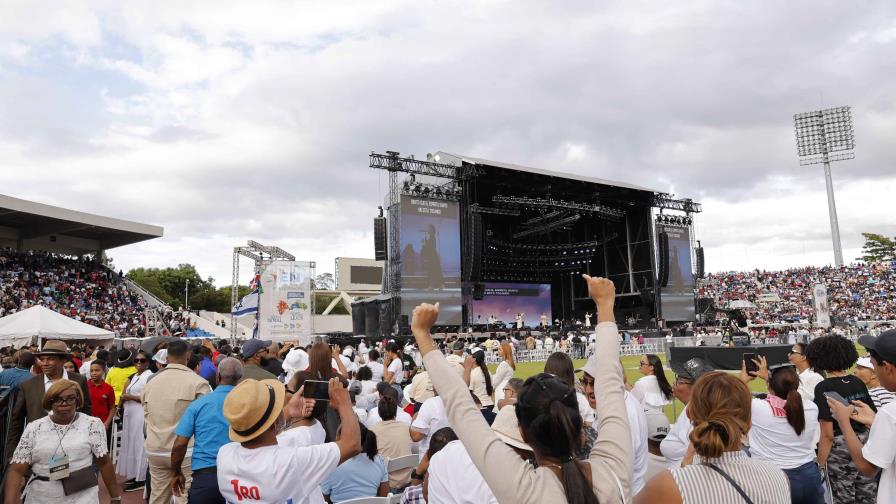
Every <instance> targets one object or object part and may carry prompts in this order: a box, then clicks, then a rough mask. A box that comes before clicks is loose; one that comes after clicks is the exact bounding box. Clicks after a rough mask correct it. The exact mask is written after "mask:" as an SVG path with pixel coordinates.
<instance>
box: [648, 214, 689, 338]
mask: <svg viewBox="0 0 896 504" xmlns="http://www.w3.org/2000/svg"><path fill="white" fill-rule="evenodd" d="M662 231H665V232H666V234H667V235H668V237H669V283H668V285H667V286H666V287H664V288H661V289H660V302H661V304H662V312H663V318H664V319H666V320H671V321H685V320H694V319H695V318H696V313H695V309H694V272H693V269H692V268H691V236H690V230H689V229H688V228H687V227H681V226H675V225H659V226H658V227H657V232H662Z"/></svg>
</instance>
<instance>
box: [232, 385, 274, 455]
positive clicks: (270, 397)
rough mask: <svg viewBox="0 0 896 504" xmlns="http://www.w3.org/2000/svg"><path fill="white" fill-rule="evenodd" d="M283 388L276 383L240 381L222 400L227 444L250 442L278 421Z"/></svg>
mask: <svg viewBox="0 0 896 504" xmlns="http://www.w3.org/2000/svg"><path fill="white" fill-rule="evenodd" d="M285 398H286V388H285V387H284V386H283V384H282V383H280V382H279V381H277V380H261V381H258V380H253V379H251V378H249V379H246V380H243V381H242V382H240V384H239V385H237V386H236V387H234V388H233V390H231V391H230V392H229V393H228V394H227V398H226V399H224V418H226V419H227V423H229V424H230V440H231V441H236V442H238V443H245V442H247V441H251V440H253V439H255V438H256V437H258V436H259V435H261V434H263V433H264V432H265V431H267V430H268V428H270V427H271V425H272V424H273V423H274V422H275V421H276V420H277V419H278V418H279V417H280V412H281V411H282V410H283V402H284V399H285Z"/></svg>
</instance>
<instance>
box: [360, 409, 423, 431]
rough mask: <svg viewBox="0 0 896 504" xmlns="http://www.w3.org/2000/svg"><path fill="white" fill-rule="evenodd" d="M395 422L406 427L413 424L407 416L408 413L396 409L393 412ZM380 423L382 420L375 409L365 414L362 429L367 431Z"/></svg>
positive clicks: (378, 411)
mask: <svg viewBox="0 0 896 504" xmlns="http://www.w3.org/2000/svg"><path fill="white" fill-rule="evenodd" d="M395 420H398V421H399V422H401V423H404V424H407V426H408V427H410V426H411V422H413V419H412V418H411V415H408V412H407V411H405V410H403V409H401V408H398V409H397V410H396V411H395ZM382 421H383V419H382V418H380V410H378V409H377V408H373V409H371V410H370V411H368V412H367V418H366V419H364V427H367V428H368V429H369V428H371V427H373V426H374V425H376V424H378V423H380V422H382Z"/></svg>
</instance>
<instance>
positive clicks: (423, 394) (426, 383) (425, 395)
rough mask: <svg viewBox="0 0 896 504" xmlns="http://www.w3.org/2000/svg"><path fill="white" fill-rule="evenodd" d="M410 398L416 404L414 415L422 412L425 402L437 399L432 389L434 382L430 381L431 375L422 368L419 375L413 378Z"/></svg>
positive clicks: (409, 393) (409, 392)
mask: <svg viewBox="0 0 896 504" xmlns="http://www.w3.org/2000/svg"><path fill="white" fill-rule="evenodd" d="M408 396H409V397H410V398H411V402H412V403H413V404H414V413H417V411H419V410H420V406H422V405H423V401H425V400H427V399H430V398H432V397H435V391H434V389H433V387H432V380H430V379H429V373H427V372H426V371H425V370H423V369H422V368H420V370H419V371H418V372H417V374H415V375H414V377H413V378H411V385H410V389H409V391H408Z"/></svg>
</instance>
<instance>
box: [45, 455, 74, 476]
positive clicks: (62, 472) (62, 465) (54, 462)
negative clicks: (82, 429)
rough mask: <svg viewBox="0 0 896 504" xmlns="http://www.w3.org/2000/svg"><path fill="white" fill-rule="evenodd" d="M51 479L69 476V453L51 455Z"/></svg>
mask: <svg viewBox="0 0 896 504" xmlns="http://www.w3.org/2000/svg"><path fill="white" fill-rule="evenodd" d="M49 465H50V476H49V479H50V481H58V480H61V479H63V478H68V476H69V474H70V472H71V471H69V469H68V455H53V456H52V457H50V462H49Z"/></svg>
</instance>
